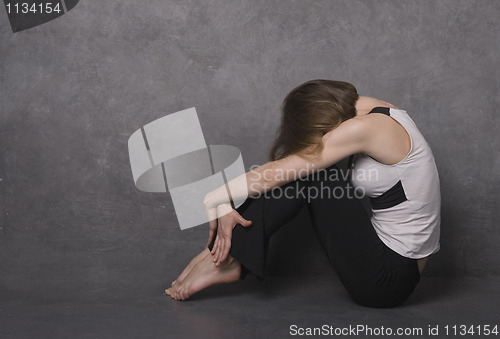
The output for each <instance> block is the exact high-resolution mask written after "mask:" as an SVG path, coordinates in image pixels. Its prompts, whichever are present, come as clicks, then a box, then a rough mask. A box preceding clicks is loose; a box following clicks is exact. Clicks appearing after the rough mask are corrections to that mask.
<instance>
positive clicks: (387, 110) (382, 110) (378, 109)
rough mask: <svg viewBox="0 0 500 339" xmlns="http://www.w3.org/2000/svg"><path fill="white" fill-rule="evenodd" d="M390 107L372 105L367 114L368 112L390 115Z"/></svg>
mask: <svg viewBox="0 0 500 339" xmlns="http://www.w3.org/2000/svg"><path fill="white" fill-rule="evenodd" d="M390 111H391V109H390V108H389V107H374V108H373V109H372V110H371V111H370V112H368V114H370V113H382V114H385V115H391V113H390Z"/></svg>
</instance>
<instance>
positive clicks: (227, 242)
mask: <svg viewBox="0 0 500 339" xmlns="http://www.w3.org/2000/svg"><path fill="white" fill-rule="evenodd" d="M230 249H231V239H225V241H224V248H223V250H222V255H221V257H220V258H219V262H218V265H220V264H222V263H223V262H224V260H226V258H227V256H228V254H229V250H230Z"/></svg>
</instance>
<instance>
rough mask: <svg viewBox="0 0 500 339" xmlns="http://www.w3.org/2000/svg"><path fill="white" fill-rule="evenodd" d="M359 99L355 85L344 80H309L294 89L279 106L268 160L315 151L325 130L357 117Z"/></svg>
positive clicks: (327, 130) (308, 153) (318, 147)
mask: <svg viewBox="0 0 500 339" xmlns="http://www.w3.org/2000/svg"><path fill="white" fill-rule="evenodd" d="M358 98H359V95H358V92H357V90H356V87H354V86H353V85H352V84H350V83H348V82H344V81H333V80H322V79H318V80H311V81H308V82H305V83H303V84H302V85H300V86H298V87H296V88H295V89H293V90H292V91H291V92H290V93H289V94H288V95H287V96H286V98H285V100H284V101H283V104H282V106H281V110H282V116H281V125H280V127H279V129H278V132H277V135H276V138H275V140H274V143H273V146H272V147H271V150H270V152H269V159H270V160H278V159H281V158H284V157H286V156H288V155H291V154H300V155H311V154H314V153H316V152H317V151H318V150H320V149H321V148H322V147H323V145H322V143H321V140H322V137H323V136H324V135H325V134H326V133H327V132H329V131H331V130H332V129H334V128H336V127H337V126H338V125H340V124H341V123H342V122H343V121H345V120H348V119H350V118H353V117H354V116H356V108H355V106H354V105H355V103H356V101H357V100H358Z"/></svg>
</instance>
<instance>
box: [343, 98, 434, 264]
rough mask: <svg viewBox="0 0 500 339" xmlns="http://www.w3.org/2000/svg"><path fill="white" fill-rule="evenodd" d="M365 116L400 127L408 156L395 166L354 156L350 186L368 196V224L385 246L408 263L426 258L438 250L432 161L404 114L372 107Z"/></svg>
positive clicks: (419, 136)
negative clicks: (388, 120) (380, 117)
mask: <svg viewBox="0 0 500 339" xmlns="http://www.w3.org/2000/svg"><path fill="white" fill-rule="evenodd" d="M370 113H383V114H386V115H388V116H390V117H391V118H393V119H394V120H396V121H397V122H399V123H400V124H401V125H402V126H403V127H404V128H405V130H406V132H407V133H408V134H409V136H410V140H411V147H410V152H409V153H408V154H407V155H406V157H405V158H404V159H403V160H401V161H400V162H398V163H397V164H395V165H384V164H381V163H379V162H377V161H376V160H374V159H373V158H371V157H369V156H368V155H365V154H357V155H355V156H354V158H353V171H352V184H353V186H354V187H356V188H363V189H364V191H365V194H366V195H367V196H368V197H370V200H371V204H372V211H373V214H372V217H371V222H372V225H373V227H374V228H375V231H376V232H377V234H378V236H379V238H380V239H381V240H382V242H383V243H384V244H386V245H387V246H388V247H389V248H390V249H392V250H393V251H395V252H397V253H399V254H400V255H402V256H404V257H407V258H412V259H420V258H423V257H426V256H428V255H430V254H432V253H435V252H437V251H438V250H439V248H440V245H439V235H440V222H441V218H440V215H441V213H440V212H441V195H440V190H439V177H438V172H437V168H436V164H435V162H434V156H433V154H432V151H431V149H430V147H429V145H428V144H427V142H426V141H425V139H424V137H423V136H422V134H421V133H420V131H419V130H418V128H417V126H416V125H415V123H414V122H413V120H412V119H411V118H410V116H409V115H408V114H407V113H406V111H404V110H398V109H394V108H387V107H376V108H374V109H373V110H372V111H370ZM358 192H359V190H358Z"/></svg>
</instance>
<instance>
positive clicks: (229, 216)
mask: <svg viewBox="0 0 500 339" xmlns="http://www.w3.org/2000/svg"><path fill="white" fill-rule="evenodd" d="M215 212H216V213H217V216H218V218H217V219H213V220H210V222H209V224H210V233H209V237H208V244H210V242H211V241H212V239H213V237H214V234H215V230H217V236H216V238H215V242H214V247H213V248H212V252H211V253H212V255H213V261H214V262H215V265H216V266H220V264H221V263H223V262H224V260H226V258H227V255H228V254H229V250H230V249H231V238H232V235H233V228H234V227H235V226H236V225H237V224H240V225H241V226H244V227H248V226H250V225H252V222H251V221H249V220H246V219H244V218H243V217H242V216H241V215H240V214H239V213H238V212H236V210H234V209H232V208H231V205H229V204H222V205H219V206H217V208H216V211H215ZM211 213H212V214H213V213H214V211H213V210H212V211H211ZM209 215H210V212H209Z"/></svg>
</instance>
